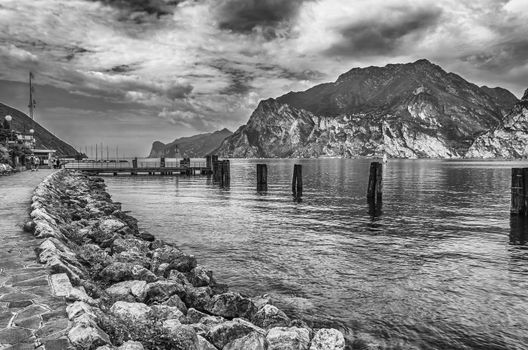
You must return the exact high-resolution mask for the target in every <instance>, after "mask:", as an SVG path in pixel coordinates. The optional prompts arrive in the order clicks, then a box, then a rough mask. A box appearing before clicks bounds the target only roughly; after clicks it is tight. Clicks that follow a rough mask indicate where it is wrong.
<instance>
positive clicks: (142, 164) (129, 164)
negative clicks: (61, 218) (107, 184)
mask: <svg viewBox="0 0 528 350" xmlns="http://www.w3.org/2000/svg"><path fill="white" fill-rule="evenodd" d="M133 161H134V160H133V159H120V160H103V161H100V160H99V161H94V160H88V161H80V162H69V163H67V164H66V165H65V168H66V169H94V170H96V169H103V170H104V169H132V168H134V162H133ZM206 166H207V164H206V162H190V163H183V164H180V161H179V160H177V161H172V160H171V161H165V165H164V166H163V167H162V166H161V162H160V161H159V160H156V161H148V160H146V159H138V160H137V167H136V168H134V169H152V168H160V169H162V168H205V167H206Z"/></svg>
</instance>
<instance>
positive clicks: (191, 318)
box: [187, 308, 209, 323]
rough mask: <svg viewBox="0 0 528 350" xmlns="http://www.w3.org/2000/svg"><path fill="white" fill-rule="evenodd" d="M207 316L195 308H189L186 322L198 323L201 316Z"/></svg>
mask: <svg viewBox="0 0 528 350" xmlns="http://www.w3.org/2000/svg"><path fill="white" fill-rule="evenodd" d="M207 316H209V315H208V314H205V313H203V312H201V311H198V310H196V309H195V308H190V309H189V310H187V323H198V322H200V320H201V319H202V318H203V317H207Z"/></svg>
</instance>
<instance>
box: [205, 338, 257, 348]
mask: <svg viewBox="0 0 528 350" xmlns="http://www.w3.org/2000/svg"><path fill="white" fill-rule="evenodd" d="M198 350H218V349H217V348H216V347H215V346H214V345H213V344H211V343H209V342H208V341H207V340H206V339H205V338H204V337H202V336H201V335H199V336H198ZM248 350H250V349H248Z"/></svg>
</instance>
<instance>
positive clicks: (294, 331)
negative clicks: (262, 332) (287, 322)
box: [266, 327, 310, 350]
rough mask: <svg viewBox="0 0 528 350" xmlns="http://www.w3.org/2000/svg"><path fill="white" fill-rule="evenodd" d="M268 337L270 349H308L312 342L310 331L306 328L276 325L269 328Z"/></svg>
mask: <svg viewBox="0 0 528 350" xmlns="http://www.w3.org/2000/svg"><path fill="white" fill-rule="evenodd" d="M266 339H267V340H268V342H269V347H268V350H306V349H308V345H309V344H310V331H309V330H307V329H306V328H297V327H275V328H272V329H270V330H269V332H268V334H267V336H266Z"/></svg>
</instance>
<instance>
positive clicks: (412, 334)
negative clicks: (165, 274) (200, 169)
mask: <svg viewBox="0 0 528 350" xmlns="http://www.w3.org/2000/svg"><path fill="white" fill-rule="evenodd" d="M259 162H265V163H267V164H268V183H269V188H268V191H267V192H266V193H257V191H256V180H255V179H256V170H255V168H256V166H255V164H256V163H259ZM294 163H301V164H303V180H304V192H303V197H302V201H295V200H294V199H293V197H292V195H291V176H292V171H293V164H294ZM369 163H370V161H368V160H347V159H343V160H338V159H324V160H298V161H294V160H264V161H258V160H232V161H231V186H230V188H228V189H222V188H220V187H219V186H218V185H217V184H214V183H212V182H211V180H210V179H207V178H206V177H203V176H202V177H201V176H195V177H185V176H182V177H108V178H107V180H106V182H107V184H108V189H109V192H110V193H111V194H112V196H113V199H114V200H115V201H119V202H122V203H123V209H125V210H130V211H131V212H132V214H133V215H134V216H135V217H137V218H138V219H139V220H140V223H141V227H142V228H144V229H146V230H148V231H150V232H152V233H153V234H155V235H157V236H158V237H160V238H162V239H164V240H167V241H171V242H175V243H177V244H178V245H179V246H180V247H181V248H182V249H184V250H185V251H187V252H189V253H192V254H194V255H196V256H197V258H198V261H199V263H201V264H202V265H205V266H208V267H210V268H211V269H212V270H213V271H214V272H215V276H216V277H217V279H218V280H219V281H221V282H225V283H228V284H229V285H230V287H231V290H235V291H240V292H242V293H245V294H248V295H258V294H263V293H269V294H270V295H271V296H272V297H273V299H274V301H275V303H276V304H277V305H278V306H279V307H281V308H282V309H284V310H285V311H287V313H289V314H290V316H296V317H301V318H303V319H305V320H306V321H308V322H309V323H313V324H314V325H315V326H334V327H339V328H341V329H342V330H345V331H346V332H348V334H351V335H352V334H353V335H356V336H357V335H360V336H361V337H370V338H372V339H375V340H376V341H377V342H378V343H379V344H380V345H381V346H382V347H384V348H412V347H415V348H420V349H527V348H528V245H527V243H526V241H527V240H528V234H527V233H526V229H525V228H526V225H525V223H523V222H517V221H515V220H513V221H510V213H509V207H510V182H511V175H510V169H511V168H512V167H519V166H528V164H527V163H521V162H467V161H430V160H423V161H422V160H420V161H408V160H406V161H404V160H402V161H397V160H394V161H389V163H388V164H387V165H386V167H385V169H384V183H383V186H384V197H383V207H382V209H381V213H380V212H376V211H372V210H369V206H368V204H367V200H366V196H365V192H366V186H367V180H368V168H369Z"/></svg>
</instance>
